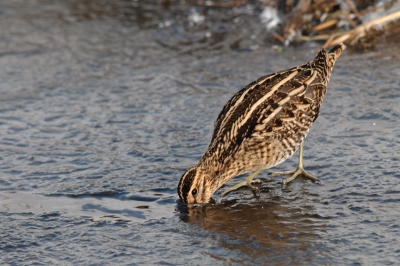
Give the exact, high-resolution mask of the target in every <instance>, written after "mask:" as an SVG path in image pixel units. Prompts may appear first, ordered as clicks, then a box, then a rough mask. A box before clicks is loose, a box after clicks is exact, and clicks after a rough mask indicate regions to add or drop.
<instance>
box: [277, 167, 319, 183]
mask: <svg viewBox="0 0 400 266" xmlns="http://www.w3.org/2000/svg"><path fill="white" fill-rule="evenodd" d="M271 174H272V175H291V174H293V175H292V176H291V177H289V178H286V179H283V180H282V187H284V186H285V185H286V184H287V183H289V182H292V181H293V180H295V179H296V178H297V177H298V176H299V175H302V176H304V177H306V178H308V179H310V180H311V181H312V182H313V183H317V184H321V180H319V179H318V178H316V177H315V176H313V175H310V174H309V173H307V171H306V170H304V168H303V167H298V168H297V169H295V170H290V171H283V172H272V173H271Z"/></svg>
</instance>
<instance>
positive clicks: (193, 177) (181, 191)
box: [178, 166, 216, 204]
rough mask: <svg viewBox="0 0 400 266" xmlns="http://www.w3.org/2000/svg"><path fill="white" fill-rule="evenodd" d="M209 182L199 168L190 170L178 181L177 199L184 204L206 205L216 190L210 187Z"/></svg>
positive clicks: (210, 183)
mask: <svg viewBox="0 0 400 266" xmlns="http://www.w3.org/2000/svg"><path fill="white" fill-rule="evenodd" d="M211 180H212V179H211V178H210V177H209V176H208V175H207V174H206V173H205V172H204V171H202V170H201V169H200V168H199V167H196V166H195V167H192V168H190V169H189V170H187V171H186V172H185V173H184V174H183V175H182V177H181V180H180V181H179V185H178V195H179V198H180V199H181V201H182V202H183V203H186V204H195V203H199V204H203V203H208V202H209V201H210V199H211V196H212V195H213V194H214V192H215V190H216V188H214V187H213V186H212V182H211Z"/></svg>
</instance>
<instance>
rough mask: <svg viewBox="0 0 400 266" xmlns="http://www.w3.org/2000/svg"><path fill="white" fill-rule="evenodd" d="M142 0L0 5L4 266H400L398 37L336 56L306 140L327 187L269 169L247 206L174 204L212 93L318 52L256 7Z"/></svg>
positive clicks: (213, 112)
mask: <svg viewBox="0 0 400 266" xmlns="http://www.w3.org/2000/svg"><path fill="white" fill-rule="evenodd" d="M143 2H144V1H122V0H120V1H94V0H93V1H90V0H86V1H77V0H76V1H73V0H70V1H39V0H36V1H2V2H1V3H0V32H1V35H0V69H1V70H0V81H1V85H0V90H1V97H0V169H1V175H0V264H1V265H23V264H27V265H33V264H34V265H39V264H40V265H41V264H47V265H52V264H53V265H60V264H66V265H67V264H68V265H69V264H71V265H78V264H84V265H105V264H107V265H109V264H130V265H135V264H173V265H175V264H188V263H189V264H193V265H199V264H200V265H205V264H219V265H227V264H247V265H251V264H261V265H262V264H266V263H270V264H276V265H285V264H286V265H289V264H299V263H301V264H313V265H317V264H325V265H326V264H328V265H332V264H347V265H349V264H354V265H359V264H362V265H363V264H365V265H376V264H387V265H390V264H397V263H398V261H399V260H400V222H399V218H400V172H399V166H400V157H399V151H400V117H399V116H400V78H399V76H400V63H399V59H400V58H399V52H400V48H399V45H398V44H397V43H395V42H393V43H391V42H390V38H388V40H387V42H386V43H384V44H382V45H378V46H376V47H375V48H374V49H372V50H371V51H368V52H359V51H352V50H347V51H345V52H344V54H343V55H342V56H341V57H340V59H339V61H338V62H337V65H336V67H335V69H334V73H333V75H332V78H331V82H330V84H329V91H328V93H327V95H326V98H325V102H324V104H323V108H322V112H321V115H320V117H319V118H318V120H317V122H316V123H315V125H314V126H313V128H312V130H311V132H310V134H309V136H308V138H307V140H306V148H305V166H306V168H307V169H308V170H309V172H311V173H313V174H315V175H316V176H318V177H319V178H320V179H321V180H322V182H323V184H322V185H317V184H312V183H310V182H308V181H307V182H304V181H302V180H297V181H295V182H293V183H292V184H290V185H289V186H288V187H287V188H286V189H285V190H283V191H282V190H281V188H280V184H279V181H280V180H281V178H280V177H277V178H272V177H271V176H270V175H268V173H269V171H268V170H266V171H264V172H263V173H262V174H261V175H260V177H261V179H262V180H263V181H264V182H263V184H262V185H261V189H260V190H261V193H260V197H259V198H255V197H254V195H253V194H252V192H251V191H250V190H248V189H245V188H244V189H241V190H239V191H237V192H234V193H231V194H230V195H228V196H226V197H224V198H221V197H219V196H218V195H217V194H216V195H215V197H214V199H215V200H216V202H217V203H216V204H215V205H209V206H204V207H199V208H195V209H190V210H185V209H183V208H178V205H177V203H176V199H177V195H176V186H177V183H178V181H179V178H180V176H181V175H182V173H183V172H184V171H185V170H186V169H187V168H188V167H190V166H192V165H194V164H195V163H197V161H198V159H199V158H200V156H201V155H202V154H203V152H204V150H205V149H206V147H207V145H208V143H209V141H210V137H211V131H212V128H213V122H214V120H215V119H216V116H217V115H218V113H219V111H220V110H221V108H222V106H223V105H224V104H225V102H226V101H227V100H228V99H229V98H230V97H231V96H232V95H233V94H234V93H235V92H236V91H238V90H239V89H241V88H242V87H243V86H245V85H247V84H248V83H249V82H251V81H252V80H254V79H256V78H258V77H259V76H261V75H264V74H267V73H271V72H274V71H278V70H282V69H286V68H289V67H292V66H295V65H298V64H300V63H303V62H306V61H308V60H310V59H312V58H313V57H314V55H315V54H316V52H317V51H318V49H319V45H320V44H310V43H309V44H304V45H301V46H299V47H296V48H293V47H290V48H285V49H284V52H283V53H280V52H277V51H276V50H275V49H274V48H273V47H271V45H270V42H269V41H268V34H267V33H266V30H265V28H264V26H263V25H262V23H261V22H260V19H259V17H258V14H259V13H260V9H261V7H259V6H257V5H248V6H245V7H240V8H226V9H224V8H209V9H208V10H206V14H207V15H206V17H205V19H204V20H203V17H202V16H201V14H202V13H201V12H204V11H205V10H203V9H201V8H198V7H195V6H193V5H190V4H188V3H186V4H180V5H178V4H170V5H168V4H167V2H164V4H162V3H161V2H160V3H158V2H156V3H154V4H145V3H143ZM146 2H147V1H146ZM199 12H200V13H199ZM296 163H297V155H295V156H294V157H293V158H291V159H289V160H288V161H286V162H285V163H283V164H281V165H280V166H278V167H276V168H275V170H286V169H291V168H294V167H295V166H296ZM188 213H189V214H188Z"/></svg>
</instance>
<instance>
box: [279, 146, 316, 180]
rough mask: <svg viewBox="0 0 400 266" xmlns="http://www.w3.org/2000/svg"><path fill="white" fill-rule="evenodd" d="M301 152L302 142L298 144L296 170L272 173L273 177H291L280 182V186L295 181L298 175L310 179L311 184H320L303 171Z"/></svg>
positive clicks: (302, 148) (302, 149)
mask: <svg viewBox="0 0 400 266" xmlns="http://www.w3.org/2000/svg"><path fill="white" fill-rule="evenodd" d="M303 151H304V141H303V142H302V143H301V144H300V152H299V164H298V165H297V169H295V170H290V171H284V172H272V174H273V175H291V174H293V175H292V176H291V177H289V178H286V179H283V180H282V186H284V185H286V184H287V183H289V182H292V181H293V180H295V179H296V178H297V177H298V176H299V175H304V176H305V177H307V178H308V179H311V181H313V182H317V183H321V181H320V180H319V179H318V178H316V177H315V176H312V175H310V174H309V173H307V172H306V170H304V166H303Z"/></svg>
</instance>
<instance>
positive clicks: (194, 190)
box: [192, 188, 197, 196]
mask: <svg viewBox="0 0 400 266" xmlns="http://www.w3.org/2000/svg"><path fill="white" fill-rule="evenodd" d="M192 195H193V196H196V195H197V189H196V188H195V189H193V190H192Z"/></svg>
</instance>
